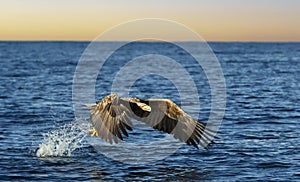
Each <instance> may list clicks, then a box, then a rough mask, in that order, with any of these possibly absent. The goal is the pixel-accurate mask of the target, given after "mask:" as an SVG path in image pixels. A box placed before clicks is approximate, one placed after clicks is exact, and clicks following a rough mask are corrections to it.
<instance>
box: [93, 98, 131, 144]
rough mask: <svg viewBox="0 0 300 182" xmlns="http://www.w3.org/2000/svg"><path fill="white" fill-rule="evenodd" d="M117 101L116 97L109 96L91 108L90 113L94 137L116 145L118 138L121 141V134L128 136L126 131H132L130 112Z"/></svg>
mask: <svg viewBox="0 0 300 182" xmlns="http://www.w3.org/2000/svg"><path fill="white" fill-rule="evenodd" d="M118 100H119V98H118V96H116V95H114V94H110V95H108V96H106V97H105V98H103V99H102V100H101V101H100V102H98V103H97V104H96V105H94V106H93V107H91V111H90V112H91V117H90V119H91V121H92V125H93V127H94V130H96V135H97V136H100V137H101V138H102V139H104V140H105V141H107V142H110V143H112V142H113V141H114V142H115V143H118V138H119V139H121V140H123V137H122V134H123V135H125V136H128V133H127V131H126V130H132V128H131V126H132V123H131V121H130V116H128V114H129V113H130V112H129V111H128V109H127V107H125V106H124V105H122V104H120V103H119V102H118Z"/></svg>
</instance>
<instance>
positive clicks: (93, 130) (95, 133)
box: [89, 127, 99, 136]
mask: <svg viewBox="0 0 300 182" xmlns="http://www.w3.org/2000/svg"><path fill="white" fill-rule="evenodd" d="M89 132H90V134H91V136H95V135H96V136H99V133H98V131H97V130H96V129H95V128H94V127H93V129H91V130H89Z"/></svg>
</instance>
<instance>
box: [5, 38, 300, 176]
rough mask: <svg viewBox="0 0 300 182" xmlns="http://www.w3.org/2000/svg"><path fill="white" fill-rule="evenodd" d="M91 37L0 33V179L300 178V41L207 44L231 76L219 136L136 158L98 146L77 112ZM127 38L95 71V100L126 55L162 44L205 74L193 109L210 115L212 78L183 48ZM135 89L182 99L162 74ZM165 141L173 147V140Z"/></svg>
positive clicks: (153, 135) (147, 134)
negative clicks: (202, 144) (34, 38)
mask: <svg viewBox="0 0 300 182" xmlns="http://www.w3.org/2000/svg"><path fill="white" fill-rule="evenodd" d="M88 44H89V43H88V42H0V80H1V82H0V100H1V102H0V125H1V127H0V180H1V181H10V180H29V181H32V180H51V181H57V180H113V181H114V180H124V181H129V180H135V181H141V180H170V181H181V180H186V181H199V180H203V181H251V180H255V181H257V180H261V181H265V180H273V181H290V180H292V181H299V180H300V145H299V140H300V130H299V128H300V104H299V102H300V43H218V42H213V43H209V45H210V46H211V48H212V50H213V51H214V53H215V54H216V56H217V58H218V60H219V62H220V64H221V67H222V70H223V74H224V78H225V81H226V93H227V104H226V111H225V116H224V119H223V122H222V125H221V127H220V132H219V133H218V136H219V139H216V140H215V142H216V144H214V145H212V146H210V148H209V150H203V149H199V150H197V149H194V148H193V147H191V146H188V145H185V144H184V145H181V146H180V148H179V149H177V150H176V151H175V152H174V153H173V154H171V155H169V156H168V157H166V158H164V159H160V160H156V161H154V162H152V163H138V164H128V163H123V162H120V161H116V160H113V159H112V158H110V157H107V156H106V155H104V154H102V153H101V152H98V151H97V149H95V148H94V147H93V145H91V142H90V140H91V137H89V136H88V135H87V131H88V129H89V127H90V124H89V120H88V118H87V117H86V116H85V117H82V118H78V117H77V116H76V117H75V114H74V108H73V104H72V83H73V77H74V73H75V69H76V65H77V63H78V61H79V59H80V56H81V54H82V53H83V52H84V50H85V48H86V47H87V46H88ZM130 46H131V47H130ZM130 46H129V47H128V48H127V49H126V50H123V51H122V50H120V52H119V54H116V55H115V56H113V57H111V58H110V59H111V60H113V61H110V62H108V63H107V64H106V67H105V68H104V69H103V71H102V72H101V74H103V75H99V76H98V79H97V81H96V96H95V97H96V99H97V100H99V99H101V98H102V97H103V96H105V95H107V94H108V93H109V92H110V88H111V81H112V80H113V79H112V78H113V76H114V75H115V74H116V72H117V70H118V69H119V67H120V65H124V64H125V62H126V60H129V59H132V58H134V57H135V56H139V55H143V54H147V53H153V52H156V53H157V52H158V53H163V54H165V55H167V56H171V57H172V58H174V59H181V60H185V61H182V62H181V63H182V64H183V65H184V66H186V67H187V68H188V69H189V73H190V74H192V76H194V77H195V78H199V79H195V84H196V86H197V88H198V92H199V97H200V103H201V109H200V115H199V116H195V115H193V112H194V111H187V112H190V114H191V115H193V116H194V117H198V118H199V119H201V120H203V121H207V119H208V117H209V111H210V107H211V103H210V99H211V95H210V86H209V83H208V80H207V78H206V76H205V74H204V73H203V71H201V69H199V67H197V66H196V65H193V64H192V63H191V61H190V60H189V59H188V57H186V54H185V53H184V52H182V51H180V50H179V49H177V48H176V47H172V46H169V45H168V44H164V43H151V42H148V43H136V44H133V45H130ZM124 84H126V83H124ZM130 95H131V96H138V97H141V98H143V97H152V96H155V95H159V96H161V97H167V98H170V99H172V100H174V101H175V102H176V103H178V104H179V100H180V97H179V93H178V92H177V91H176V87H175V86H174V85H172V83H171V82H170V81H168V80H167V79H165V78H163V77H160V76H157V75H156V76H155V75H150V76H146V77H143V78H140V79H139V80H137V81H136V82H135V84H134V86H133V87H132V89H131V91H130ZM191 108H193V107H191ZM191 110H192V109H191ZM129 135H130V137H129V138H126V139H125V141H126V140H127V141H136V142H137V143H138V142H139V141H147V140H149V138H150V139H151V140H154V139H159V138H161V137H164V136H165V134H163V133H160V132H155V131H153V130H151V129H147V128H146V129H143V128H134V131H132V132H130V133H129ZM103 145H107V144H103ZM108 146H109V145H108ZM163 147H165V148H172V147H173V146H172V143H168V142H167V143H166V144H165V145H164V146H163ZM38 148H39V150H37V149H38ZM112 148H118V145H113V146H112ZM156 149H157V146H156ZM119 156H122V153H120V155H119ZM154 157H155V156H154Z"/></svg>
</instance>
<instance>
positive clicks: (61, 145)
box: [36, 119, 91, 157]
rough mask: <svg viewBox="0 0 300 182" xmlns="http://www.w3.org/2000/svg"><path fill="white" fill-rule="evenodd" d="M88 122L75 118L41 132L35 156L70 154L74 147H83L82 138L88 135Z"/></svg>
mask: <svg viewBox="0 0 300 182" xmlns="http://www.w3.org/2000/svg"><path fill="white" fill-rule="evenodd" d="M90 127H91V125H90V122H88V121H86V120H84V119H75V121H73V122H71V123H67V124H65V125H64V126H62V127H59V128H58V129H55V130H52V131H49V132H48V133H45V134H43V137H44V139H43V142H42V143H41V144H39V148H38V150H37V151H36V156H37V157H56V156H71V154H72V152H73V151H74V150H76V149H79V148H81V147H83V144H84V139H85V137H86V136H87V135H88V130H89V129H90Z"/></svg>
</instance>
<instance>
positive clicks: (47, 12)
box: [0, 0, 300, 41]
mask: <svg viewBox="0 0 300 182" xmlns="http://www.w3.org/2000/svg"><path fill="white" fill-rule="evenodd" d="M141 18H164V19H170V20H173V21H177V22H180V23H183V24H185V25H186V26H188V27H189V28H191V29H192V30H194V31H196V32H197V33H198V34H199V35H201V36H202V37H203V38H204V39H205V40H208V41H300V1H299V0H109V1H108V0H0V40H93V39H94V38H96V37H97V36H98V35H99V34H101V33H102V32H104V31H105V30H107V29H109V28H110V27H112V26H115V25H117V24H119V23H122V22H125V21H129V20H133V19H141ZM124 39H126V33H124ZM112 40H115V39H114V38H113V37H112ZM178 40H180V36H178Z"/></svg>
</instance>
